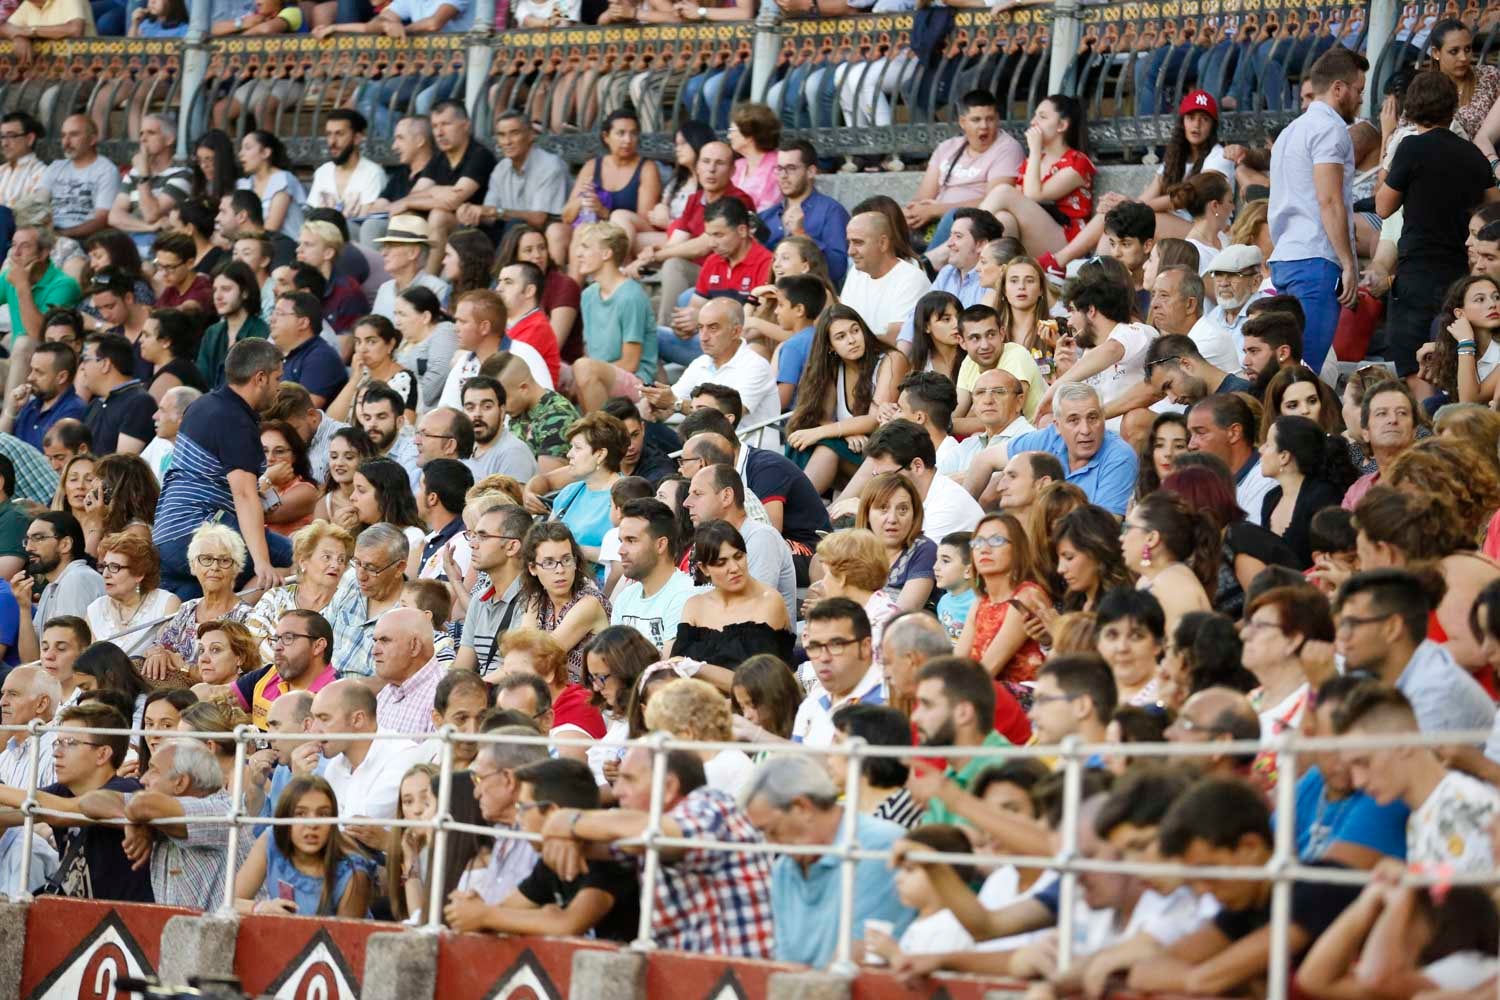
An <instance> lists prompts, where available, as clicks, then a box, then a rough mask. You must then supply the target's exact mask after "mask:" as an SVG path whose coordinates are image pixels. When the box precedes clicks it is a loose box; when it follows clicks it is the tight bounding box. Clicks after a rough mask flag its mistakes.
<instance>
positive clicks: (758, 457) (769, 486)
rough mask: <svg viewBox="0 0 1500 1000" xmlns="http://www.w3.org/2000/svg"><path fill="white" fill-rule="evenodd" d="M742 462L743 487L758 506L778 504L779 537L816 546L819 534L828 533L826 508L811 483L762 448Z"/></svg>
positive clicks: (829, 526)
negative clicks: (779, 508)
mask: <svg viewBox="0 0 1500 1000" xmlns="http://www.w3.org/2000/svg"><path fill="white" fill-rule="evenodd" d="M745 447H746V448H749V449H750V453H749V455H748V457H746V459H745V480H746V482H745V485H746V486H748V487H750V489H751V491H752V492H754V494H755V495H756V496H757V497H759V498H760V502H761V503H770V502H772V501H775V500H779V501H781V504H782V515H781V534H782V536H783V537H785V538H786V540H787V541H789V542H800V543H801V544H802V545H804V546H806V547H807V548H808V549H816V548H817V547H818V532H820V531H831V530H833V525H832V524H830V523H829V521H828V508H827V507H825V506H824V505H823V500H822V498H820V497H819V496H818V491H817V490H816V489H814V488H813V484H812V480H810V479H808V478H807V476H806V475H805V474H804V473H803V471H802V470H801V469H799V468H797V466H796V465H795V464H793V463H792V462H791V461H790V460H789V459H787V458H785V457H783V456H782V455H780V454H778V453H776V452H774V451H767V450H766V449H764V448H750V446H749V445H745Z"/></svg>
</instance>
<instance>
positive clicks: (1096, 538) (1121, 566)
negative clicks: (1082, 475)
mask: <svg viewBox="0 0 1500 1000" xmlns="http://www.w3.org/2000/svg"><path fill="white" fill-rule="evenodd" d="M1062 542H1067V543H1068V544H1069V545H1071V546H1073V548H1075V549H1077V550H1078V551H1079V552H1081V553H1083V554H1084V555H1086V556H1088V557H1089V558H1090V559H1092V560H1094V564H1095V565H1096V566H1098V567H1099V571H1098V572H1099V586H1098V590H1097V592H1098V593H1100V594H1103V593H1104V592H1105V591H1107V590H1115V589H1117V588H1120V587H1130V586H1133V585H1134V581H1132V580H1131V577H1130V569H1129V567H1127V566H1126V565H1125V557H1124V555H1123V554H1121V552H1120V522H1119V521H1118V520H1117V519H1116V518H1115V516H1114V515H1113V514H1111V513H1110V512H1109V511H1107V510H1105V509H1104V508H1103V507H1098V506H1095V505H1094V504H1087V505H1085V506H1083V507H1079V508H1078V509H1077V510H1073V511H1069V512H1068V513H1067V514H1064V515H1063V519H1062V520H1061V521H1058V522H1057V527H1056V528H1054V529H1052V551H1053V552H1056V551H1057V547H1058V545H1059V544H1061V543H1062ZM1088 599H1089V595H1088V594H1084V593H1081V592H1078V591H1073V590H1069V591H1067V592H1065V593H1064V594H1063V610H1064V611H1082V610H1083V609H1084V607H1085V605H1087V604H1088Z"/></svg>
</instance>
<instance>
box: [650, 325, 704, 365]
mask: <svg viewBox="0 0 1500 1000" xmlns="http://www.w3.org/2000/svg"><path fill="white" fill-rule="evenodd" d="M702 355H703V348H702V347H701V346H700V345H699V343H698V335H697V334H696V333H695V334H693V335H692V336H691V337H689V338H688V339H687V340H683V339H682V338H681V337H679V336H677V334H676V333H675V332H673V330H672V328H671V327H669V326H659V327H657V328H656V356H657V357H658V358H660V359H661V361H662V363H663V364H673V365H682V366H684V367H686V366H687V365H690V364H692V363H693V362H694V361H695V360H696V359H698V358H699V357H701V356H702Z"/></svg>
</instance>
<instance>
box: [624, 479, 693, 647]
mask: <svg viewBox="0 0 1500 1000" xmlns="http://www.w3.org/2000/svg"><path fill="white" fill-rule="evenodd" d="M677 542H678V538H677V518H676V517H675V516H674V515H673V513H672V509H671V508H670V507H668V506H667V505H666V504H664V503H662V502H661V501H660V500H656V499H653V498H650V497H646V498H643V499H640V500H632V501H630V502H629V503H627V504H626V505H625V506H624V507H622V508H621V509H620V572H621V573H623V574H624V576H625V579H626V580H628V581H630V582H628V583H626V584H624V585H623V586H622V587H620V589H619V590H618V591H616V592H615V600H614V610H613V611H612V612H611V614H610V624H611V625H629V626H630V627H631V628H633V629H635V630H636V631H637V632H639V633H640V634H641V635H643V636H645V637H646V641H647V642H650V643H651V645H653V646H655V647H656V648H657V649H662V648H663V647H665V646H667V645H668V644H669V643H671V642H672V640H673V639H675V638H676V637H677V626H678V625H679V624H680V623H681V622H682V608H683V605H685V604H687V601H688V598H689V597H692V596H693V595H694V594H695V593H697V592H698V589H697V588H696V587H695V586H693V580H692V577H690V576H688V575H687V574H686V573H684V572H682V570H680V569H678V568H677V562H676V560H675V559H674V558H673V556H674V554H675V553H676V551H677Z"/></svg>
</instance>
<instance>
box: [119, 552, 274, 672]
mask: <svg viewBox="0 0 1500 1000" xmlns="http://www.w3.org/2000/svg"><path fill="white" fill-rule="evenodd" d="M187 557H188V568H189V569H191V570H192V573H193V579H195V580H197V581H198V585H199V586H200V587H201V588H203V596H202V597H195V598H193V599H191V600H188V601H184V602H183V603H182V606H181V607H180V608H178V609H177V614H176V615H174V616H173V617H172V620H171V621H169V622H167V624H166V626H165V627H164V628H162V630H161V634H160V635H158V636H157V638H156V642H154V643H152V645H151V646H150V647H149V648H148V649H147V650H146V660H145V662H144V663H143V664H141V675H142V676H143V677H145V678H146V679H147V680H150V681H153V682H160V681H165V680H168V679H173V680H176V681H179V682H180V684H173V685H169V686H174V687H175V686H181V684H191V683H194V681H195V680H196V679H197V678H196V677H195V675H196V674H197V673H198V638H199V636H200V635H201V630H202V628H203V626H205V625H208V624H211V623H214V622H221V621H228V622H236V623H237V622H243V621H244V620H245V619H246V618H248V617H249V616H250V605H248V604H246V603H245V602H244V601H242V600H241V599H240V596H239V595H238V594H236V593H235V591H234V581H235V580H236V579H237V578H238V577H239V575H240V573H241V572H242V571H243V570H244V568H245V563H246V561H247V559H248V553H247V552H246V551H245V542H244V539H242V538H241V537H240V533H239V532H238V531H235V530H233V529H232V528H230V527H228V526H227V525H223V524H205V525H203V526H202V527H200V528H198V529H197V530H196V531H194V532H193V537H192V538H191V539H189V541H188V552H187ZM261 662H262V661H259V660H257V661H256V662H255V663H253V664H251V665H250V667H251V669H253V668H254V667H258V666H260V665H261ZM213 683H216V684H222V683H227V682H225V681H215V682H213Z"/></svg>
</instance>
